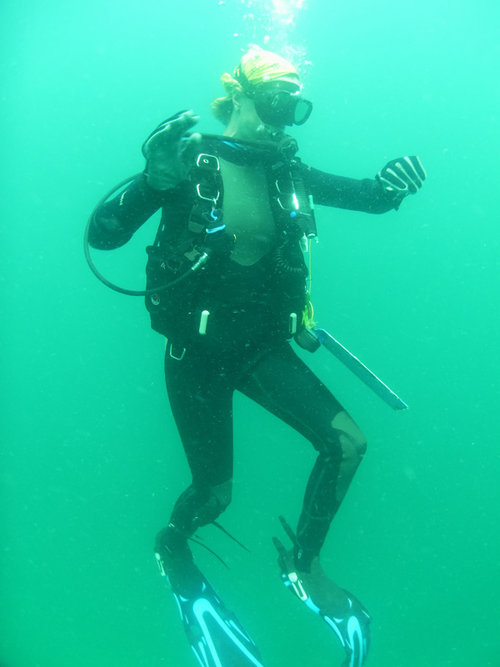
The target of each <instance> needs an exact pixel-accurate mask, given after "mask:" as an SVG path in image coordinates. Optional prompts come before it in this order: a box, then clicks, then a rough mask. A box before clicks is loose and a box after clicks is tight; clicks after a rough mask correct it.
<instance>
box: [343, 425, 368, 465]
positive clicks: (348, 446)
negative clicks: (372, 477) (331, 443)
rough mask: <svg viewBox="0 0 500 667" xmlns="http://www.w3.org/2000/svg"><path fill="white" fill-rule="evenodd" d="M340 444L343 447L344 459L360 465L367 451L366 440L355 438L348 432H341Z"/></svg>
mask: <svg viewBox="0 0 500 667" xmlns="http://www.w3.org/2000/svg"><path fill="white" fill-rule="evenodd" d="M339 441H340V446H341V448H342V460H343V461H350V462H351V464H353V465H356V466H358V465H359V464H360V463H361V460H362V459H363V456H364V455H365V453H366V440H365V439H364V438H353V437H352V436H351V435H349V434H347V433H344V432H342V433H340V435H339Z"/></svg>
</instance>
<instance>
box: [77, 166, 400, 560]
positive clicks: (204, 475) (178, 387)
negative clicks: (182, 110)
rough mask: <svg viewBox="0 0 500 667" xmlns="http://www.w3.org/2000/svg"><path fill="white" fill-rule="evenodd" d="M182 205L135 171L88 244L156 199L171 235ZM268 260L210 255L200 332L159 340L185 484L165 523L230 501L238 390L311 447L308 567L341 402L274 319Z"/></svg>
mask: <svg viewBox="0 0 500 667" xmlns="http://www.w3.org/2000/svg"><path fill="white" fill-rule="evenodd" d="M302 175H303V181H304V184H305V187H306V189H307V190H308V191H309V192H310V193H311V194H312V195H313V198H314V202H315V204H320V205H326V206H334V207H339V208H345V209H352V210H358V211H365V212H368V213H383V212H385V211H388V210H390V209H394V208H397V207H398V205H399V203H400V201H401V198H398V197H395V196H394V195H391V194H389V193H386V192H385V191H384V190H383V188H382V186H381V185H380V184H379V183H378V182H377V181H376V180H372V179H365V180H354V179H349V178H344V177H339V176H334V175H331V174H326V173H324V172H321V171H318V170H315V169H311V168H309V167H306V166H303V167H302ZM191 205H192V201H191V202H190V199H189V196H188V190H187V185H186V184H185V183H183V184H181V185H179V186H178V187H177V188H175V189H174V190H171V191H167V192H159V191H155V190H153V189H151V188H150V187H149V186H148V184H147V182H146V179H145V177H144V176H143V175H140V176H138V177H137V178H136V180H135V181H134V182H133V183H132V184H131V185H130V186H129V187H128V188H127V189H126V191H125V193H122V194H121V195H120V196H118V197H116V198H115V199H113V200H111V201H110V202H108V203H106V204H104V205H102V206H101V207H100V209H98V211H97V213H96V216H95V218H94V222H93V224H92V226H91V229H90V237H89V238H90V243H91V244H92V245H93V246H94V247H97V248H103V249H106V248H108V249H110V248H114V247H117V246H119V245H122V244H123V243H125V242H126V241H128V240H129V239H130V237H131V236H132V234H133V233H134V231H136V230H137V229H138V228H139V227H140V226H141V225H142V224H143V223H144V222H145V221H146V220H147V219H148V218H149V217H150V216H151V215H152V214H153V213H154V212H155V211H156V210H158V209H159V208H160V207H162V209H163V211H162V213H163V215H162V225H161V229H162V234H163V236H164V239H166V242H167V243H175V240H176V237H177V236H178V235H180V234H181V233H182V232H183V227H184V226H185V225H186V217H187V215H188V211H189V209H190V207H191ZM273 262H274V255H273V253H272V252H271V253H269V254H268V255H266V256H264V257H263V258H262V259H261V260H260V261H258V262H257V263H256V264H254V265H252V266H241V265H239V264H236V263H235V262H233V261H232V260H231V259H230V258H229V257H228V256H225V257H219V258H214V259H213V260H210V261H209V262H208V264H207V271H206V272H205V274H204V275H203V277H202V278H200V280H202V281H203V290H202V292H203V299H204V301H203V304H200V307H201V306H202V307H206V308H207V310H209V311H210V324H209V330H208V331H207V335H205V336H198V337H197V338H196V337H195V338H191V339H190V340H186V341H183V340H174V341H173V342H171V341H169V344H168V345H167V352H166V357H165V373H166V384H167V391H168V396H169V399H170V404H171V407H172V412H173V415H174V418H175V421H176V424H177V427H178V430H179V433H180V437H181V439H182V443H183V446H184V449H185V452H186V456H187V459H188V462H189V466H190V468H191V472H192V484H191V485H190V486H189V487H188V488H187V489H186V491H185V492H184V493H183V494H181V496H180V498H179V499H178V501H177V503H176V505H175V508H174V511H173V514H172V518H171V524H173V525H175V527H176V528H177V529H178V530H179V531H181V532H182V533H183V534H185V535H191V534H192V533H193V532H194V531H195V530H196V528H197V527H198V526H200V525H204V524H206V523H209V522H210V521H213V520H215V518H216V517H217V516H218V515H219V514H220V513H221V512H222V511H223V510H224V509H225V508H226V507H227V505H228V504H229V502H230V500H231V479H232V475H233V425H232V420H233V412H232V397H233V393H234V391H235V390H238V391H240V392H242V393H244V394H245V395H247V396H249V397H250V398H252V399H253V400H255V401H256V402H257V403H259V404H260V405H262V406H263V407H264V408H266V409H267V410H269V411H270V412H272V413H273V414H275V415H276V416H277V417H279V418H280V419H282V420H283V421H285V422H286V423H287V424H289V425H290V426H292V427H293V428H294V429H296V430H297V431H298V432H299V433H301V434H302V435H303V436H304V437H305V438H307V439H308V440H309V441H310V442H311V443H312V445H313V446H314V448H315V449H316V450H317V452H318V457H317V460H316V463H315V465H314V468H313V470H312V473H311V476H310V478H309V481H308V484H307V488H306V492H305V498H304V505H303V511H302V514H301V517H300V519H299V525H298V530H297V534H298V539H299V542H300V544H301V547H302V550H303V553H304V554H305V555H304V556H303V558H304V567H307V565H308V561H309V562H310V559H311V558H312V557H313V556H314V555H316V554H318V553H319V550H320V548H321V546H322V544H323V541H324V539H325V536H326V533H327V531H328V527H329V524H330V522H331V519H332V518H333V516H334V514H335V512H336V510H337V506H338V501H337V500H336V494H335V488H336V483H337V478H338V474H339V466H340V462H341V457H342V450H341V446H340V443H339V432H338V431H336V429H334V428H333V427H332V420H333V419H334V417H335V416H336V415H337V414H338V413H339V412H340V411H341V410H342V407H341V405H340V404H339V403H338V401H337V400H336V399H335V398H334V396H333V395H332V394H331V393H330V391H329V390H328V389H327V388H326V387H325V386H324V385H323V384H322V383H321V382H320V380H319V379H318V378H317V377H316V376H315V375H314V374H313V373H312V372H311V371H310V370H309V369H308V367H307V366H306V365H305V364H304V362H303V361H301V359H300V358H299V357H298V356H297V355H296V354H295V352H294V351H293V349H292V347H291V345H290V343H289V341H288V338H289V337H290V336H289V335H288V334H287V333H286V332H284V329H283V327H282V322H280V321H278V320H279V318H280V317H281V315H280V303H281V300H282V299H283V298H284V297H283V293H282V292H283V288H282V286H281V285H280V282H279V280H276V276H275V274H274V273H273V271H274V266H273ZM199 298H200V299H201V297H199ZM172 316H173V318H175V317H176V313H173V314H172ZM256 455H257V456H261V457H264V456H265V453H264V452H260V454H258V453H256Z"/></svg>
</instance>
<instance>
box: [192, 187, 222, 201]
mask: <svg viewBox="0 0 500 667" xmlns="http://www.w3.org/2000/svg"><path fill="white" fill-rule="evenodd" d="M202 187H203V186H202V184H201V183H197V184H196V194H197V195H198V197H199V198H200V199H203V200H204V201H211V202H213V203H214V204H217V202H218V200H219V197H220V190H217V194H216V195H213V194H212V195H209V196H208V197H205V195H202V194H201V188H202Z"/></svg>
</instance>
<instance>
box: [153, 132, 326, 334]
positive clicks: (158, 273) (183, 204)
mask: <svg viewBox="0 0 500 667" xmlns="http://www.w3.org/2000/svg"><path fill="white" fill-rule="evenodd" d="M296 150H297V145H296V143H295V141H294V140H293V139H291V138H290V137H285V140H284V141H283V142H282V144H281V145H280V144H278V145H276V144H274V143H273V144H264V145H263V144H262V142H259V143H258V144H257V143H255V144H252V143H250V142H240V141H234V140H232V139H231V138H228V137H224V136H213V135H203V139H202V143H201V145H200V152H199V154H198V155H197V157H196V159H195V162H194V166H193V167H192V169H191V171H190V173H189V176H188V178H187V180H186V181H184V182H183V183H182V184H180V185H179V186H178V192H177V193H176V194H177V196H176V201H177V202H178V205H176V206H175V207H174V208H170V209H166V208H165V209H164V214H163V217H162V222H161V224H160V226H159V228H158V232H157V234H156V238H155V241H154V243H153V245H151V246H148V247H147V249H146V250H147V253H148V263H147V267H146V275H147V292H148V293H147V294H146V298H145V302H146V308H147V309H148V311H149V314H150V317H151V326H152V328H153V329H154V330H155V331H158V332H159V333H161V334H163V335H164V336H166V337H167V338H168V339H169V340H170V341H171V342H175V343H177V344H180V345H182V346H188V345H189V344H190V343H192V342H193V341H195V340H198V341H201V340H206V339H208V338H210V335H211V333H212V332H215V331H216V330H217V327H216V326H215V322H214V320H215V319H216V318H221V317H223V316H224V315H221V313H223V312H224V308H223V305H224V300H225V298H226V296H225V294H224V290H223V289H222V290H221V289H220V281H219V283H218V282H217V281H218V280H219V278H220V275H221V274H223V273H224V272H225V271H226V272H227V273H228V274H229V280H230V274H231V265H232V266H233V267H234V266H235V263H234V262H233V261H232V260H231V259H230V252H231V248H232V238H231V237H230V235H229V234H227V232H222V230H223V226H224V222H223V216H222V208H223V197H224V188H223V182H222V175H221V168H220V160H219V158H223V159H225V160H228V161H232V162H235V163H236V164H247V165H248V164H253V163H255V164H261V165H262V164H263V165H264V168H265V173H266V178H267V186H268V193H267V194H268V196H269V199H270V206H271V212H272V215H273V219H274V223H275V225H276V230H277V241H276V243H275V245H274V247H273V248H272V250H271V251H270V252H269V253H268V255H267V256H266V257H265V262H264V271H265V273H266V280H265V283H266V285H267V286H268V287H269V290H270V291H266V293H265V294H262V298H261V299H259V298H255V294H253V295H252V294H247V295H246V297H247V304H246V306H245V308H241V309H239V312H240V317H241V320H242V323H243V322H245V317H246V318H247V321H246V324H242V326H247V325H248V318H249V317H251V318H253V319H254V320H255V319H259V318H261V317H262V318H266V320H267V323H266V322H264V323H260V328H261V329H262V326H263V325H264V326H266V325H267V326H268V327H269V332H270V335H272V336H275V337H276V336H277V337H280V338H283V339H286V338H291V337H292V336H294V335H295V334H296V332H297V331H298V330H299V329H300V328H301V326H302V314H303V311H304V308H305V307H306V305H307V303H308V296H307V287H306V279H307V273H308V271H307V267H306V263H305V261H304V250H305V249H306V246H307V244H308V243H309V240H310V239H311V238H313V237H315V236H316V223H315V218H314V210H313V205H312V197H311V196H310V194H309V193H308V192H307V190H306V187H305V183H304V179H303V177H302V171H303V166H302V163H301V162H300V159H299V158H296V157H295V152H296ZM214 231H218V232H222V234H220V237H221V238H222V237H225V238H224V240H223V241H222V242H220V246H219V247H216V248H215V249H214V248H213V247H212V246H211V244H210V242H209V241H211V238H210V239H209V237H210V235H211V234H212V233H213V232H214ZM226 284H227V283H226ZM165 285H169V287H167V288H165V287H164V286H165ZM160 286H162V287H163V289H161V290H159V291H158V292H154V291H153V292H151V290H154V288H155V287H160ZM256 288H257V289H259V285H256ZM259 303H260V305H261V306H265V307H262V308H260V310H259V307H260V306H259ZM252 306H254V308H252ZM235 310H236V309H233V311H232V312H235ZM233 317H237V315H236V316H234V315H233V314H232V315H231V318H233ZM219 324H220V323H219Z"/></svg>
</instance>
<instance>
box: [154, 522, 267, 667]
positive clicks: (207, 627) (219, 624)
mask: <svg viewBox="0 0 500 667" xmlns="http://www.w3.org/2000/svg"><path fill="white" fill-rule="evenodd" d="M155 556H156V561H157V563H158V566H159V568H160V573H161V574H162V575H163V576H165V577H166V579H167V581H168V583H169V584H170V587H171V589H172V593H173V595H174V597H175V599H176V601H177V604H178V607H179V610H180V614H181V620H182V623H183V625H184V630H185V632H186V636H187V639H188V641H189V644H190V646H191V648H192V649H193V652H194V654H195V656H196V658H197V660H198V663H199V664H200V665H203V667H250V666H251V665H253V666H254V667H262V662H261V659H260V654H259V651H258V649H257V647H256V645H255V643H254V642H253V640H252V638H251V637H250V635H249V634H248V633H247V632H246V630H245V629H244V628H243V626H242V625H241V623H240V622H239V621H238V619H237V618H236V616H235V615H234V614H233V613H232V612H231V611H230V610H229V609H227V608H226V607H225V606H224V603H223V602H222V601H221V599H220V598H219V596H218V595H217V593H216V592H215V591H214V589H213V588H212V586H211V585H210V583H209V582H208V580H207V579H206V578H205V576H204V575H203V573H202V572H201V571H200V570H199V569H198V567H197V566H196V565H195V563H194V560H193V555H192V553H191V550H190V548H189V547H188V544H187V538H186V536H185V535H183V534H182V533H181V532H180V531H179V530H177V528H176V527H175V526H174V525H173V524H169V525H168V526H167V528H165V529H164V530H162V531H161V532H160V533H158V535H157V538H156V546H155Z"/></svg>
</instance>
